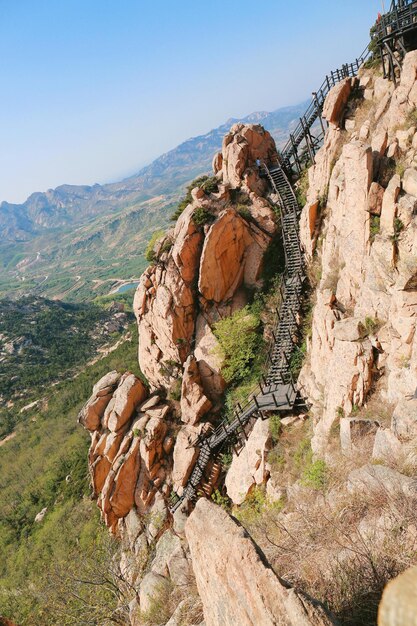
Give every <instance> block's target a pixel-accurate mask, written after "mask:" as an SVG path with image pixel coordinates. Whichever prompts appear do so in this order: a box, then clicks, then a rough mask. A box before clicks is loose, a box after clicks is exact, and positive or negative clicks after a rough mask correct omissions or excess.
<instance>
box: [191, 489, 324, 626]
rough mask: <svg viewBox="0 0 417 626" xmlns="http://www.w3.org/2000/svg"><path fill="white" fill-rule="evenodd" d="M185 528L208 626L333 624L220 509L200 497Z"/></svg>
mask: <svg viewBox="0 0 417 626" xmlns="http://www.w3.org/2000/svg"><path fill="white" fill-rule="evenodd" d="M185 532H186V537H187V541H188V544H189V546H190V551H191V557H192V562H193V569H194V574H195V577H196V581H197V587H198V592H199V595H200V597H201V599H202V602H203V606H204V617H205V621H206V624H207V626H235V625H236V624H239V625H241V626H254V624H262V625H264V626H268V625H271V626H272V625H273V624H277V625H278V624H282V625H286V626H313V625H315V626H319V625H320V626H325V625H326V626H327V625H328V626H330V624H333V623H334V622H333V621H332V620H331V618H330V617H329V616H328V615H327V614H326V612H325V611H324V609H323V608H322V607H321V606H319V605H318V604H316V603H314V602H313V601H312V600H311V599H310V598H307V597H306V596H303V595H302V594H300V593H297V592H296V591H295V590H294V589H291V588H290V587H289V586H287V585H286V584H285V583H283V581H281V580H280V579H279V577H278V576H277V575H276V574H275V572H274V571H273V570H272V569H271V568H270V567H269V566H268V565H267V564H266V563H265V561H264V559H263V558H262V555H261V554H260V553H259V550H258V549H257V547H256V545H255V544H254V543H253V541H252V540H251V539H250V537H249V536H248V534H247V533H246V531H245V530H244V529H243V528H242V527H241V526H238V524H236V522H234V521H233V519H232V518H231V517H230V516H229V515H228V514H227V513H226V512H225V511H223V510H222V509H221V508H220V507H218V506H216V505H215V504H212V503H210V502H208V501H207V500H199V501H198V503H197V505H196V508H195V509H194V511H193V513H192V514H191V515H190V517H189V519H188V521H187V524H186V528H185ZM219 555H222V556H221V558H219Z"/></svg>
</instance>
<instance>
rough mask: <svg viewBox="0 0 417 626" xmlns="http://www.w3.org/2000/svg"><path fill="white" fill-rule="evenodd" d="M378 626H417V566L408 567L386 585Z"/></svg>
mask: <svg viewBox="0 0 417 626" xmlns="http://www.w3.org/2000/svg"><path fill="white" fill-rule="evenodd" d="M378 626H417V567H412V568H410V569H408V570H407V571H405V572H404V573H403V574H400V575H399V576H397V578H395V579H394V580H392V581H391V582H390V583H388V585H387V586H386V587H385V590H384V593H383V595H382V600H381V604H380V606H379V611H378Z"/></svg>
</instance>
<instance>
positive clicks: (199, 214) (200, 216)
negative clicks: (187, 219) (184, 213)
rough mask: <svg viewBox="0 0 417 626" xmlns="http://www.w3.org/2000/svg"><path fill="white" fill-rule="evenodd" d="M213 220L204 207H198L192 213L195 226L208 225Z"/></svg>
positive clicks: (211, 214)
mask: <svg viewBox="0 0 417 626" xmlns="http://www.w3.org/2000/svg"><path fill="white" fill-rule="evenodd" d="M214 219H215V217H214V215H213V213H211V212H210V211H208V210H207V209H205V208H204V207H201V206H198V207H197V208H196V209H195V210H194V213H193V220H194V222H195V223H196V224H197V226H204V224H209V223H210V222H213V221H214Z"/></svg>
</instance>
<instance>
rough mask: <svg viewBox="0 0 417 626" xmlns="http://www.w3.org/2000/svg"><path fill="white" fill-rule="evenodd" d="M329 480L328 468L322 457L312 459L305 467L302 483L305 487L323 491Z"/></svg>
mask: <svg viewBox="0 0 417 626" xmlns="http://www.w3.org/2000/svg"><path fill="white" fill-rule="evenodd" d="M327 481H328V468H327V465H326V463H325V462H324V461H323V460H322V459H318V460H317V461H312V462H311V463H310V464H309V465H307V467H306V468H305V469H304V471H303V474H302V479H301V483H302V484H303V485H304V486H305V487H310V488H311V489H316V490H317V491H322V490H323V489H325V487H326V485H327Z"/></svg>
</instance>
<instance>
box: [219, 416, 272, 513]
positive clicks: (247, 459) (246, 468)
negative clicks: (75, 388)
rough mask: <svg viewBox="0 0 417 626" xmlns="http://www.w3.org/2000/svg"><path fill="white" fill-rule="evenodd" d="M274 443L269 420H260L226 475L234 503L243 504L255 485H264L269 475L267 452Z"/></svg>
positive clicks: (228, 492) (229, 494)
mask: <svg viewBox="0 0 417 626" xmlns="http://www.w3.org/2000/svg"><path fill="white" fill-rule="evenodd" d="M271 444H272V440H271V435H270V432H269V420H265V421H263V420H258V421H257V422H256V424H255V426H254V428H253V430H252V432H251V434H250V435H249V439H248V441H247V442H246V445H245V447H244V448H243V449H242V450H241V451H240V454H239V455H238V456H236V455H233V461H232V464H231V466H230V468H229V470H228V472H227V475H226V490H227V495H228V496H229V498H230V499H231V500H232V502H233V503H234V504H242V502H244V500H245V498H246V496H247V495H248V493H249V491H250V490H251V488H252V487H253V486H254V485H262V484H263V483H264V482H265V479H266V476H267V470H266V453H267V452H268V450H269V449H270V447H271Z"/></svg>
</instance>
